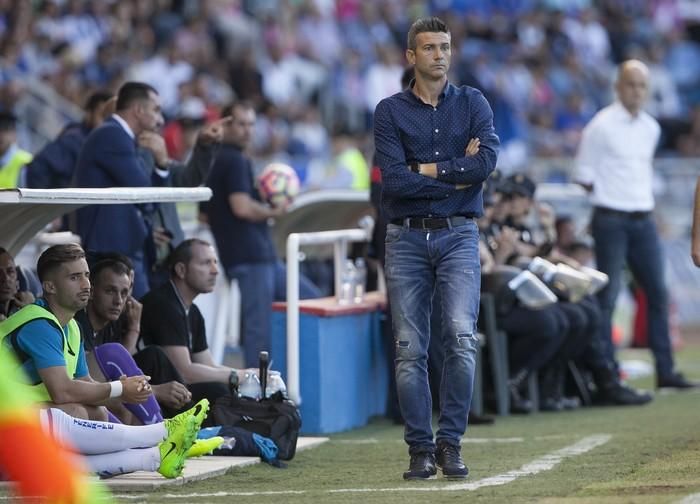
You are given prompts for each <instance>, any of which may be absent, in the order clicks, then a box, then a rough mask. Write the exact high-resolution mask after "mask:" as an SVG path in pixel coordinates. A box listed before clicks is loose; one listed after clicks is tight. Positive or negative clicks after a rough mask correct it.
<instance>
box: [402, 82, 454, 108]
mask: <svg viewBox="0 0 700 504" xmlns="http://www.w3.org/2000/svg"><path fill="white" fill-rule="evenodd" d="M415 84H416V79H415V78H414V79H411V82H409V83H408V87H407V88H406V89H404V91H403V94H404V96H405V97H407V98H408V99H410V100H416V101H418V102H420V103H423V100H421V99H420V98H418V97H417V96H416V95H415V94H413V86H415ZM453 88H454V86H453V85H452V84H450V81H447V82H445V87H443V88H442V91H441V92H440V96H438V103H441V102H442V101H443V100H445V98H447V97H449V96H450V95H451V94H452V92H453Z"/></svg>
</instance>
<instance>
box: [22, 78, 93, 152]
mask: <svg viewBox="0 0 700 504" xmlns="http://www.w3.org/2000/svg"><path fill="white" fill-rule="evenodd" d="M23 83H24V86H25V90H24V92H23V93H22V95H21V97H20V99H19V100H18V101H17V103H16V105H15V112H16V113H17V116H18V117H20V119H21V124H20V128H19V135H20V138H19V145H20V146H21V147H22V148H24V149H26V150H28V151H29V152H31V153H33V154H35V153H37V152H38V151H39V150H40V149H41V148H42V147H43V146H44V144H46V143H47V142H49V141H51V140H53V139H54V138H55V137H56V136H57V135H58V133H60V131H61V130H62V129H63V128H64V126H65V125H66V124H68V123H69V122H77V121H80V120H81V119H82V116H83V112H82V110H81V109H80V107H78V106H76V105H75V104H73V103H71V102H69V101H68V100H66V99H65V98H64V97H62V96H61V95H60V94H58V93H57V92H56V91H55V90H54V89H53V88H52V87H51V86H49V85H47V84H45V83H44V82H41V81H40V80H38V79H34V78H32V79H27V80H25V81H24V82H23Z"/></svg>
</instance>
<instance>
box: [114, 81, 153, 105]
mask: <svg viewBox="0 0 700 504" xmlns="http://www.w3.org/2000/svg"><path fill="white" fill-rule="evenodd" d="M150 93H153V94H158V91H156V89H155V88H154V87H153V86H151V85H149V84H146V83H145V82H127V83H126V84H124V85H123V86H122V87H120V88H119V94H117V110H126V109H127V108H129V107H130V106H131V105H132V104H133V103H135V102H137V101H143V100H148V98H149V94H150Z"/></svg>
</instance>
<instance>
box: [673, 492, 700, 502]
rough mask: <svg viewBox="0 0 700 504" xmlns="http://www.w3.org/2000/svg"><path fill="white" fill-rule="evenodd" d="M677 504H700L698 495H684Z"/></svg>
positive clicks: (699, 494)
mask: <svg viewBox="0 0 700 504" xmlns="http://www.w3.org/2000/svg"><path fill="white" fill-rule="evenodd" d="M678 504H700V493H696V494H691V495H686V496H685V497H683V498H682V499H681V500H679V501H678Z"/></svg>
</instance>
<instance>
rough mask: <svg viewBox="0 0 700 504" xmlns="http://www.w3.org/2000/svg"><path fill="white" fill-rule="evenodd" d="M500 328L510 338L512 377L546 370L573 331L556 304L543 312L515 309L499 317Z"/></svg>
mask: <svg viewBox="0 0 700 504" xmlns="http://www.w3.org/2000/svg"><path fill="white" fill-rule="evenodd" d="M498 326H499V328H500V329H502V330H504V331H505V332H506V334H507V335H508V346H509V349H508V358H509V361H510V362H509V367H510V371H511V376H513V375H515V374H517V373H519V372H521V371H526V372H528V373H529V372H533V371H537V370H539V369H541V368H542V367H543V366H545V365H546V364H547V363H548V362H549V361H551V360H552V358H553V357H554V356H555V355H556V353H557V351H558V350H559V348H560V347H561V346H562V344H563V343H564V341H565V339H566V337H567V334H568V333H569V331H570V326H569V322H568V319H567V318H566V317H564V316H562V313H561V311H560V309H559V307H558V305H556V304H554V305H551V306H548V307H546V308H543V309H541V310H532V309H529V308H525V307H524V306H515V307H513V308H512V309H511V310H510V311H509V312H508V313H506V314H504V315H502V316H499V317H498Z"/></svg>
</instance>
